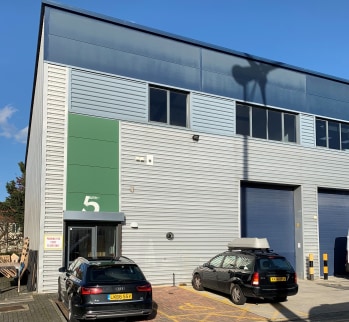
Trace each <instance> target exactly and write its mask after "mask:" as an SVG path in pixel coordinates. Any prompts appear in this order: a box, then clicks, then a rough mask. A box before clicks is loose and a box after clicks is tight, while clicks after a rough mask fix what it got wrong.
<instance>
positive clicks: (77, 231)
mask: <svg viewBox="0 0 349 322" xmlns="http://www.w3.org/2000/svg"><path fill="white" fill-rule="evenodd" d="M93 229H94V228H93V227H69V228H68V262H69V263H71V262H72V261H73V260H75V259H76V258H78V257H80V256H81V257H92V256H93V255H94V254H93V248H92V246H93V240H92V238H93V232H92V231H93Z"/></svg>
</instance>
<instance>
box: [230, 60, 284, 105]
mask: <svg viewBox="0 0 349 322" xmlns="http://www.w3.org/2000/svg"><path fill="white" fill-rule="evenodd" d="M248 57H249V56H248ZM247 61H248V63H249V65H250V66H240V65H235V66H233V68H232V75H233V77H234V79H235V81H236V82H237V83H238V84H240V85H241V86H242V87H243V91H244V92H243V93H244V94H243V95H244V101H247V100H250V101H252V98H253V97H254V96H255V92H256V87H257V86H259V89H260V92H261V95H262V100H263V104H264V105H267V99H266V91H265V89H266V85H267V81H268V80H267V77H268V74H269V73H270V72H271V71H272V70H273V69H276V68H277V67H276V66H273V65H270V64H264V63H258V62H256V61H255V60H253V59H252V58H251V59H248V60H247ZM250 83H251V84H252V85H251V86H252V88H251V89H250V91H248V90H249V87H250V86H249V84H250Z"/></svg>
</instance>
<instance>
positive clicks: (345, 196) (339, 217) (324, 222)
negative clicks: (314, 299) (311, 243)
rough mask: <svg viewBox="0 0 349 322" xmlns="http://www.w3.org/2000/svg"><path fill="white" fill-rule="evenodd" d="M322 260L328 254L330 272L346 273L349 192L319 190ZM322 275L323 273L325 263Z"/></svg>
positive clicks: (333, 273)
mask: <svg viewBox="0 0 349 322" xmlns="http://www.w3.org/2000/svg"><path fill="white" fill-rule="evenodd" d="M318 199H319V201H318V202H319V207H318V213H319V241H320V260H321V262H322V258H323V257H322V256H323V254H324V253H326V254H327V255H328V274H329V275H343V274H345V268H344V263H345V256H346V236H347V233H348V228H349V193H347V192H340V191H328V190H319V198H318ZM320 267H321V275H323V264H322V265H320Z"/></svg>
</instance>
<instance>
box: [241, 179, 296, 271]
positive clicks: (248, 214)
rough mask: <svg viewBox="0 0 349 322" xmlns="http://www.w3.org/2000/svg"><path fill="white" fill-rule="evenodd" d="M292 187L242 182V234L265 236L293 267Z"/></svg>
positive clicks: (293, 220) (271, 246)
mask: <svg viewBox="0 0 349 322" xmlns="http://www.w3.org/2000/svg"><path fill="white" fill-rule="evenodd" d="M293 199H294V196H293V188H290V187H279V186H261V185H254V186H253V185H245V184H244V185H242V186H241V236H242V237H259V238H263V237H267V238H268V241H269V245H270V248H271V249H273V250H274V251H275V252H277V253H279V254H280V255H283V256H286V258H287V259H288V260H289V261H290V263H291V264H292V265H293V267H295V258H296V255H295V228H294V227H295V219H294V217H295V215H294V200H293Z"/></svg>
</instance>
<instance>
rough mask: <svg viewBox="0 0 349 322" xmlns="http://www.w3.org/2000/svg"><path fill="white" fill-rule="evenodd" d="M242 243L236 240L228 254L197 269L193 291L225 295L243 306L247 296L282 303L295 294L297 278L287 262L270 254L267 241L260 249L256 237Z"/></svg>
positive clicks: (239, 239) (242, 239)
mask: <svg viewBox="0 0 349 322" xmlns="http://www.w3.org/2000/svg"><path fill="white" fill-rule="evenodd" d="M246 240H247V241H244V238H238V239H237V240H235V243H234V242H233V243H230V244H228V247H229V250H228V251H226V252H223V253H221V254H218V255H216V256H215V257H213V258H212V259H211V260H210V261H208V262H207V263H205V264H203V265H202V266H199V267H197V268H196V269H195V270H194V272H193V279H192V285H193V287H194V289H196V290H198V291H202V290H204V289H205V288H207V289H212V290H215V291H218V292H222V293H226V294H229V295H230V296H231V300H232V302H233V303H235V304H238V305H243V304H245V302H246V298H248V297H252V298H253V297H254V298H266V299H272V300H273V301H277V302H282V301H285V300H286V298H287V296H291V295H296V294H297V292H298V285H297V276H296V273H295V271H294V269H293V267H292V266H291V264H290V263H289V262H288V261H287V259H286V258H285V257H283V256H280V255H278V254H276V253H274V252H272V251H270V250H269V243H268V242H267V241H266V243H267V244H266V246H264V243H262V246H263V247H260V240H258V239H257V238H256V239H254V238H246ZM255 241H257V243H255ZM263 242H264V241H263ZM255 244H257V245H255Z"/></svg>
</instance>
